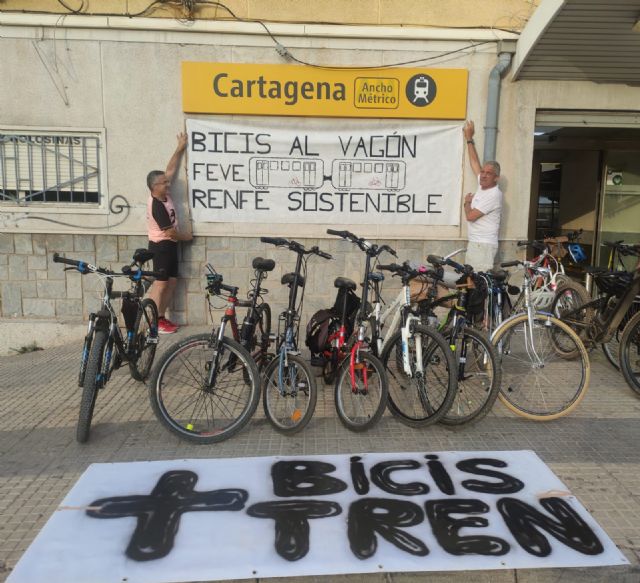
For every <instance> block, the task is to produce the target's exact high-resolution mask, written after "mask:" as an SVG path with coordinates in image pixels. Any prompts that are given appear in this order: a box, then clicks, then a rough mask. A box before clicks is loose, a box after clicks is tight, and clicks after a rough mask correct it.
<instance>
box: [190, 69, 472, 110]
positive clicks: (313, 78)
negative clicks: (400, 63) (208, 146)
mask: <svg viewBox="0 0 640 583" xmlns="http://www.w3.org/2000/svg"><path fill="white" fill-rule="evenodd" d="M182 104H183V110H184V111H185V112H186V113H219V114H225V113H226V114H244V115H292V116H311V117H376V118H417V119H464V118H465V117H466V114H467V70H466V69H416V68H412V69H404V68H391V69H319V68H315V67H305V66H299V65H249V64H235V63H195V62H183V63H182Z"/></svg>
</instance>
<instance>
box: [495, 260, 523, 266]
mask: <svg viewBox="0 0 640 583" xmlns="http://www.w3.org/2000/svg"><path fill="white" fill-rule="evenodd" d="M518 265H524V263H522V261H519V260H518V259H515V260H514V261H505V262H504V263H501V264H500V267H516V266H518Z"/></svg>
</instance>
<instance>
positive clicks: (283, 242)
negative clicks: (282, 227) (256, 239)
mask: <svg viewBox="0 0 640 583" xmlns="http://www.w3.org/2000/svg"><path fill="white" fill-rule="evenodd" d="M260 241H262V242H263V243H270V244H271V245H276V246H278V247H282V246H284V245H289V241H287V240H286V239H283V238H282V237H260Z"/></svg>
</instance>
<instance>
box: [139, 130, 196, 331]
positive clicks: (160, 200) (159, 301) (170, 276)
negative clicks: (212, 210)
mask: <svg viewBox="0 0 640 583" xmlns="http://www.w3.org/2000/svg"><path fill="white" fill-rule="evenodd" d="M186 147H187V135H186V134H185V133H180V134H178V146H177V147H176V151H175V152H174V153H173V155H172V156H171V159H170V160H169V163H168V164H167V169H166V170H165V171H164V172H163V171H162V170H152V171H151V172H149V174H148V175H147V186H148V187H149V191H150V196H149V199H148V200H147V231H148V236H149V250H150V251H153V252H154V256H153V270H154V271H160V270H164V273H165V275H164V276H163V277H159V278H157V279H156V280H155V281H154V282H153V285H152V286H151V289H150V290H149V294H148V296H149V297H150V298H151V299H152V300H153V301H154V302H155V303H156V306H157V307H158V316H159V320H158V333H159V334H173V333H174V332H176V331H177V329H178V326H177V325H176V324H174V323H173V322H171V321H170V320H167V319H166V318H165V312H166V310H167V307H168V306H169V304H170V303H171V299H172V297H173V292H174V290H175V288H176V283H177V281H178V241H191V239H192V238H193V237H192V235H191V231H190V230H189V231H187V230H184V231H179V230H178V221H177V218H176V209H175V206H174V204H173V200H172V199H171V194H170V191H171V182H172V181H173V178H174V176H175V174H176V172H177V170H178V165H179V163H180V158H181V157H182V152H184V150H185V148H186Z"/></svg>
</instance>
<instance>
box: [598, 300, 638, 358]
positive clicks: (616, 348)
mask: <svg viewBox="0 0 640 583" xmlns="http://www.w3.org/2000/svg"><path fill="white" fill-rule="evenodd" d="M639 311H640V302H638V301H637V300H636V301H635V302H634V303H633V304H631V307H630V308H629V310H628V311H627V313H626V314H625V315H624V318H623V319H622V322H620V326H618V329H617V330H616V332H615V334H614V335H613V336H612V337H611V340H609V342H604V343H603V344H601V345H600V346H601V347H602V352H604V355H605V356H606V357H607V360H608V361H609V363H610V364H611V366H613V367H614V368H615V369H617V370H620V360H619V355H620V340H621V338H622V333H623V332H624V329H625V327H626V325H627V324H628V323H629V321H630V320H631V318H633V316H635V315H636V314H637V313H638V312H639Z"/></svg>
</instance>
